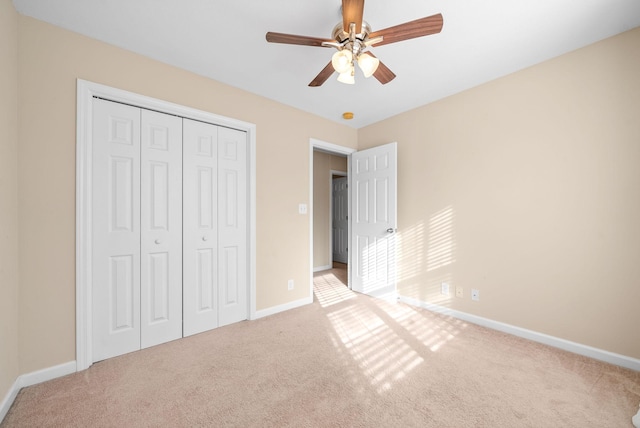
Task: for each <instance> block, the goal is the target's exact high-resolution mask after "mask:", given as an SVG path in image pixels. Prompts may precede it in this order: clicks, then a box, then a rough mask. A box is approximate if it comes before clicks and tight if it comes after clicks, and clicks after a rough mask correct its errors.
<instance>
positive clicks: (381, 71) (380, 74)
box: [367, 51, 396, 85]
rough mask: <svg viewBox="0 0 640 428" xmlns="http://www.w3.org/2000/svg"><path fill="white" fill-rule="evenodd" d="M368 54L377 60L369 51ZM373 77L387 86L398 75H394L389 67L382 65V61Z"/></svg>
mask: <svg viewBox="0 0 640 428" xmlns="http://www.w3.org/2000/svg"><path fill="white" fill-rule="evenodd" d="M367 53H368V54H369V55H371V56H372V57H374V58H377V57H376V56H375V55H374V54H373V53H371V51H367ZM373 77H375V78H376V79H378V82H380V83H382V84H383V85H386V84H387V83H389V82H391V81H392V80H393V79H395V78H396V75H395V74H394V72H393V71H391V70H389V67H387V66H386V65H384V64H383V63H382V61H380V64H378V68H377V69H376V71H375V72H374V73H373Z"/></svg>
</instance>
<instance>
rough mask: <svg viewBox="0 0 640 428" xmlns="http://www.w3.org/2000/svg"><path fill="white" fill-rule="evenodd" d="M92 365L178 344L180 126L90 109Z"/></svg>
mask: <svg viewBox="0 0 640 428" xmlns="http://www.w3.org/2000/svg"><path fill="white" fill-rule="evenodd" d="M93 108H94V109H93V110H94V117H93V171H94V174H93V183H92V190H93V195H94V196H93V203H92V211H93V213H92V214H93V215H92V219H93V231H92V238H93V251H92V283H93V287H92V301H93V317H92V319H93V321H92V330H93V347H92V348H93V360H94V361H99V360H102V359H105V358H110V357H114V356H117V355H121V354H124V353H127V352H131V351H135V350H137V349H141V348H146V347H148V346H153V345H156V344H158V343H163V342H167V341H170V340H173V339H177V338H180V337H182V204H181V201H182V119H181V118H178V117H175V116H171V115H167V114H162V113H157V112H152V111H148V110H143V109H139V108H136V107H131V106H127V105H123V104H118V103H114V102H110V101H105V100H98V99H95V100H94V104H93Z"/></svg>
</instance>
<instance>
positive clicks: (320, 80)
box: [309, 61, 335, 87]
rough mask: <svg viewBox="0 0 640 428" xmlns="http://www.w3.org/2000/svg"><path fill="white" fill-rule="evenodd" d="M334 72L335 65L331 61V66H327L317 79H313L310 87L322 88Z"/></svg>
mask: <svg viewBox="0 0 640 428" xmlns="http://www.w3.org/2000/svg"><path fill="white" fill-rule="evenodd" d="M334 71H335V70H334V69H333V64H331V61H329V64H327V66H326V67H325V68H323V69H322V71H321V72H320V73H318V75H317V76H316V78H315V79H313V80H312V81H311V83H309V86H312V87H316V86H322V84H323V83H324V82H326V81H327V79H328V78H329V77H330V76H331V75H332V74H333V72H334Z"/></svg>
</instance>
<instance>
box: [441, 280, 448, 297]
mask: <svg viewBox="0 0 640 428" xmlns="http://www.w3.org/2000/svg"><path fill="white" fill-rule="evenodd" d="M440 286H441V288H440V293H441V294H444V295H445V296H448V295H449V284H448V283H446V282H443V283H442V284H440Z"/></svg>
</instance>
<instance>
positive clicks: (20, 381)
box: [0, 361, 76, 422]
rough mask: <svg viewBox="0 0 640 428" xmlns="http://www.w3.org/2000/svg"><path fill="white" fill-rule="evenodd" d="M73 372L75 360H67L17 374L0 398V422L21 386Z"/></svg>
mask: <svg viewBox="0 0 640 428" xmlns="http://www.w3.org/2000/svg"><path fill="white" fill-rule="evenodd" d="M75 372H76V362H75V361H69V362H68V363H64V364H59V365H57V366H53V367H49V368H46V369H42V370H38V371H35V372H31V373H26V374H23V375H20V376H18V378H17V379H16V381H15V382H14V383H13V385H12V386H11V389H9V392H7V395H6V396H5V397H4V400H2V404H0V422H2V420H3V419H4V417H5V416H6V415H7V412H9V408H10V407H11V405H12V404H13V402H14V400H15V399H16V397H17V396H18V392H20V390H21V389H22V388H24V387H27V386H31V385H36V384H38V383H42V382H46V381H48V380H51V379H55V378H58V377H62V376H66V375H68V374H71V373H75Z"/></svg>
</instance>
